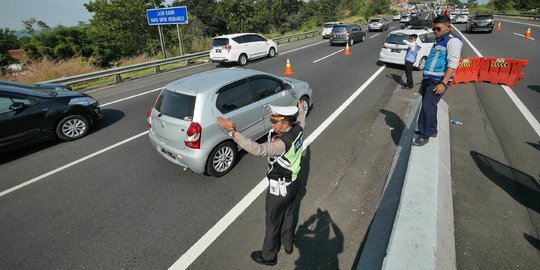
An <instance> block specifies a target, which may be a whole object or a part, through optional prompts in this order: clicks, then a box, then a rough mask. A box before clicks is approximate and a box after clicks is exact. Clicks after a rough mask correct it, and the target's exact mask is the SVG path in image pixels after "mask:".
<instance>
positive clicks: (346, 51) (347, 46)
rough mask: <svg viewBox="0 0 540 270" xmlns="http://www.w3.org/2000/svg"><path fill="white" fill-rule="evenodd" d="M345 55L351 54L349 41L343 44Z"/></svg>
mask: <svg viewBox="0 0 540 270" xmlns="http://www.w3.org/2000/svg"><path fill="white" fill-rule="evenodd" d="M345 55H351V50H350V49H349V42H347V45H346V46H345Z"/></svg>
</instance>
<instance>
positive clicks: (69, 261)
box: [0, 35, 394, 268]
mask: <svg viewBox="0 0 540 270" xmlns="http://www.w3.org/2000/svg"><path fill="white" fill-rule="evenodd" d="M383 38H384V36H382V35H379V37H377V38H374V39H371V40H372V41H373V42H371V43H370V42H366V43H365V44H358V45H355V46H353V47H352V48H351V49H352V52H353V55H352V56H350V57H345V56H343V55H336V57H330V58H328V59H326V60H325V61H328V62H327V63H323V62H322V61H321V62H319V63H317V64H318V65H317V66H315V65H314V64H313V63H312V62H313V61H314V60H315V59H318V58H320V57H324V56H325V55H328V54H330V53H333V52H335V51H336V50H338V49H339V48H338V47H330V46H328V45H327V44H326V43H324V44H320V45H317V46H312V47H309V48H306V49H305V50H299V51H296V52H292V53H290V54H286V55H283V56H278V57H276V58H275V59H266V60H264V61H257V62H254V63H251V64H250V65H249V66H248V67H249V68H255V69H260V70H264V71H267V72H271V73H275V74H281V73H282V72H283V68H284V59H285V57H290V58H291V59H294V60H293V67H294V68H295V71H296V75H295V78H299V79H303V80H306V81H308V82H309V83H310V84H311V85H312V88H313V89H314V91H315V102H316V109H315V110H314V111H313V113H312V114H311V115H310V117H309V120H308V121H309V123H310V124H309V125H308V128H307V133H308V134H309V133H310V132H311V131H312V130H313V129H314V128H315V126H316V125H318V124H319V123H320V122H322V120H324V117H325V116H327V115H328V112H330V111H332V110H334V109H335V108H336V107H338V106H339V105H340V103H341V102H343V100H345V98H346V97H348V96H349V95H350V94H351V93H352V92H353V91H355V90H356V89H357V88H358V87H359V86H360V85H361V84H362V83H363V82H364V81H365V80H366V79H367V78H368V77H369V76H370V75H371V74H372V73H373V72H374V71H375V70H377V69H378V68H379V66H377V65H374V63H375V62H376V60H377V55H378V51H379V48H380V44H381V43H382V39H383ZM315 41H316V42H319V41H320V40H315ZM338 57H341V58H338ZM209 66H210V68H212V65H209ZM205 68H206V67H205ZM171 76H172V77H178V75H172V73H171V74H166V75H164V77H165V78H163V77H162V76H156V77H153V78H150V79H144V80H138V81H133V82H128V83H127V84H123V85H121V86H119V87H113V88H111V89H108V90H106V91H109V90H113V91H115V90H116V91H115V93H119V94H102V93H101V92H100V91H98V92H94V93H92V94H93V95H95V96H100V95H102V96H104V98H103V99H100V102H101V103H107V102H110V101H111V100H113V99H114V98H117V97H121V96H124V95H128V93H129V94H131V93H141V92H145V91H148V90H151V89H155V88H158V87H161V86H162V85H163V84H164V83H163V82H164V81H168V80H169V79H170V77H171ZM149 81H150V82H149ZM156 82H157V83H156ZM392 83H394V82H392ZM141 85H142V86H141ZM117 89H120V90H117ZM391 90H393V89H390V91H391ZM370 93H374V94H375V97H378V98H381V97H384V98H389V97H390V95H384V92H382V91H381V90H380V89H377V88H374V89H370ZM156 95H157V92H155V93H152V94H148V95H143V96H140V97H137V98H134V99H130V100H127V101H124V102H119V103H114V104H111V105H110V106H107V107H108V108H107V107H105V108H107V109H108V110H110V112H108V115H107V116H108V117H107V120H106V122H105V124H103V125H104V126H103V127H102V129H100V130H98V131H96V132H94V133H92V134H90V136H88V137H86V138H84V139H82V140H80V141H77V142H76V143H75V142H74V143H67V144H57V145H51V146H49V147H45V149H42V150H41V151H39V152H35V153H32V151H31V150H30V153H29V154H28V155H22V156H20V157H19V158H11V159H9V158H8V159H7V160H6V161H5V162H4V164H2V167H1V168H0V169H1V170H2V173H3V174H2V175H13V176H16V177H9V178H7V179H5V180H4V179H2V184H3V185H4V186H3V187H2V188H3V189H5V188H7V187H9V186H11V185H14V184H17V183H20V182H21V181H25V180H26V179H29V178H31V177H35V176H36V175H38V174H40V173H44V172H47V171H49V170H50V169H52V168H55V167H57V166H61V165H63V164H66V163H67V162H71V161H73V160H74V159H76V158H78V157H80V156H83V155H85V154H88V153H92V152H94V151H96V150H97V149H102V148H103V147H105V146H107V145H110V144H112V143H114V142H118V141H120V140H122V139H125V138H128V137H130V136H133V135H135V134H139V133H140V132H144V131H145V130H146V129H147V127H146V123H145V114H146V109H147V107H148V106H149V105H151V104H152V103H153V101H154V100H155V97H156ZM364 102H365V103H367V104H368V105H369V106H363V107H361V108H366V109H368V110H369V111H370V112H371V114H372V115H375V116H377V115H378V114H379V113H378V108H375V107H373V105H374V104H375V103H374V101H373V100H372V99H370V100H365V101H364ZM105 108H104V109H105ZM113 116H114V117H113ZM109 117H110V118H113V119H109ZM366 121H367V122H366V123H365V124H366V125H367V124H368V123H369V119H368V120H366ZM365 136H368V135H367V134H366V135H365ZM387 139H388V138H387ZM388 150H389V151H390V152H391V151H392V150H391V148H390V149H388ZM389 156H390V155H389ZM36 164H39V166H37V165H36ZM387 164H388V165H389V162H387ZM264 168H265V164H264V160H262V159H260V158H254V157H251V156H244V157H243V158H242V160H241V161H240V163H239V164H238V166H237V167H236V168H235V169H234V170H233V171H232V172H231V173H230V174H229V175H227V176H226V177H223V178H220V179H215V178H210V177H206V176H203V175H197V174H193V173H189V172H184V171H182V170H181V168H178V167H177V166H175V165H173V164H171V163H169V162H167V161H165V160H164V159H162V158H161V157H160V156H159V155H157V154H156V153H155V151H154V150H153V149H151V147H150V145H149V143H148V141H147V138H146V137H145V136H143V137H141V138H138V139H135V140H133V141H131V142H129V143H127V144H125V145H122V146H120V147H118V148H115V149H112V150H110V151H108V152H105V153H103V154H101V155H99V156H96V157H94V158H92V159H89V160H87V161H84V162H83V163H80V164H77V165H75V166H73V167H70V168H68V169H66V170H64V171H61V172H58V173H57V174H54V175H52V176H49V177H47V178H45V179H44V180H42V181H39V182H36V183H34V184H32V185H29V186H27V187H24V188H22V189H20V190H18V191H15V192H13V193H10V194H7V195H5V196H3V197H1V198H0V200H1V202H2V204H1V205H2V206H1V208H0V216H2V219H1V220H2V221H1V222H2V228H5V229H3V230H2V235H1V238H2V239H3V241H2V243H9V244H8V245H7V246H6V245H2V246H1V247H0V249H1V252H2V254H7V255H6V256H3V260H2V262H1V264H2V266H6V267H8V268H11V267H10V266H14V265H18V266H20V268H35V267H37V266H39V267H41V268H63V267H70V266H71V267H78V266H89V267H90V266H92V267H98V268H122V267H129V266H134V267H142V268H147V266H154V267H158V268H165V267H168V266H169V265H170V264H171V263H172V262H174V260H175V259H176V258H177V256H179V254H181V253H182V252H183V251H185V250H186V249H187V248H189V247H190V246H191V244H192V243H194V242H195V241H196V240H197V239H198V237H200V236H201V235H202V234H203V233H204V232H206V231H207V230H208V229H209V228H210V227H211V226H212V225H213V224H215V222H216V221H217V219H219V218H220V217H221V216H222V215H223V213H224V212H226V211H228V209H230V208H231V207H232V205H234V204H235V203H236V202H237V201H239V200H240V199H241V198H242V197H243V196H244V194H246V193H247V192H248V191H249V189H251V187H252V186H253V184H254V183H256V182H254V181H258V180H260V179H261V178H262V176H263V175H264V171H265V169H264ZM4 173H5V174H4ZM253 179H256V180H253ZM201 194H203V195H201ZM259 200H260V199H259ZM179 228H181V229H179ZM185 228H188V229H187V230H185ZM255 238H257V237H255ZM27 243H31V244H30V245H29V244H27ZM357 243H358V242H356V244H357ZM257 247H258V245H257V246H256V247H254V248H257Z"/></svg>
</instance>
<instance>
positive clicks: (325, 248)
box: [294, 208, 343, 270]
mask: <svg viewBox="0 0 540 270" xmlns="http://www.w3.org/2000/svg"><path fill="white" fill-rule="evenodd" d="M296 247H297V248H298V251H299V253H300V257H299V258H298V260H296V262H295V263H296V266H295V268H294V269H296V270H312V269H329V270H335V269H339V261H338V254H340V253H341V252H343V233H342V232H341V230H340V229H339V227H338V226H337V225H336V224H335V223H334V222H333V221H332V218H331V217H330V214H329V213H328V211H326V210H321V209H320V208H318V209H317V214H314V215H312V216H311V217H310V218H309V219H308V220H306V221H305V222H304V223H303V224H302V225H300V226H299V227H298V230H297V232H296Z"/></svg>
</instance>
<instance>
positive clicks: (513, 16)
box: [493, 14, 540, 21]
mask: <svg viewBox="0 0 540 270" xmlns="http://www.w3.org/2000/svg"><path fill="white" fill-rule="evenodd" d="M493 15H496V16H505V17H511V18H527V19H532V20H535V21H536V20H540V16H539V15H529V14H493Z"/></svg>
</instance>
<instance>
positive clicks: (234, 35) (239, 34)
mask: <svg viewBox="0 0 540 270" xmlns="http://www.w3.org/2000/svg"><path fill="white" fill-rule="evenodd" d="M243 35H259V34H257V33H236V34H228V35H222V36H217V37H214V38H235V37H238V36H243ZM259 36H260V35H259Z"/></svg>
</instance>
